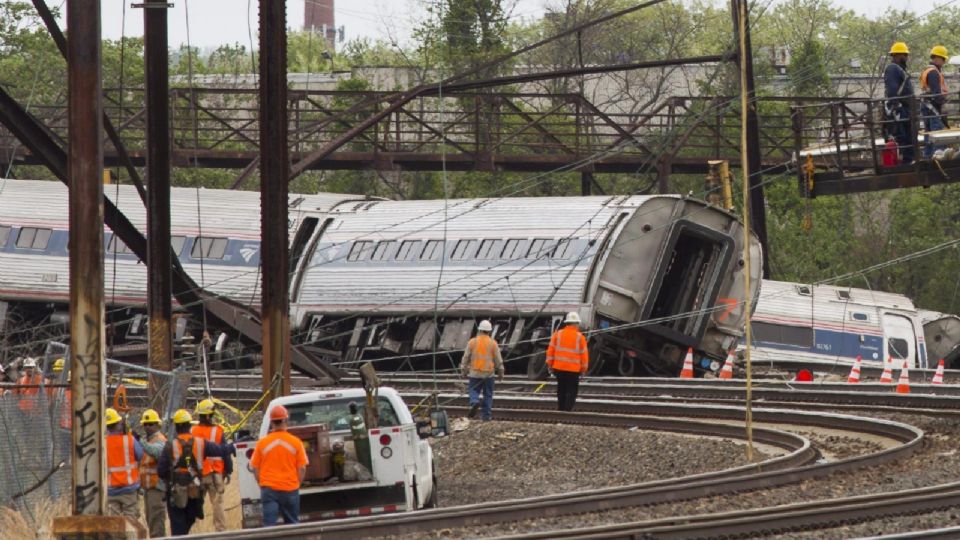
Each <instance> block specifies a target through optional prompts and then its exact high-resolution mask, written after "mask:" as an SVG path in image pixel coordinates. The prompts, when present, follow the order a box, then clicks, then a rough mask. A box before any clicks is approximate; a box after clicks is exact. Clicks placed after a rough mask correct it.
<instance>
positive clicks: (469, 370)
mask: <svg viewBox="0 0 960 540" xmlns="http://www.w3.org/2000/svg"><path fill="white" fill-rule="evenodd" d="M492 331H493V325H492V324H490V321H486V320H484V321H480V324H479V325H477V336H476V337H475V338H472V339H471V340H470V342H469V343H467V348H466V349H464V351H463V360H462V361H461V362H460V373H461V374H462V375H463V376H464V377H467V378H468V380H469V384H468V386H467V391H468V392H469V394H470V413H469V414H468V415H467V416H468V417H469V418H473V417H475V416H476V415H477V410H478V409H480V407H481V403H482V406H483V409H482V411H481V413H480V418H481V419H482V420H490V419H492V418H493V413H492V410H491V409H493V376H494V374H496V375H497V376H499V378H500V380H501V381H502V380H503V358H502V357H501V356H500V345H498V344H497V342H496V340H494V339H493V338H492V337H490V332H492ZM481 393H482V394H483V401H482V402H481V401H480V394H481Z"/></svg>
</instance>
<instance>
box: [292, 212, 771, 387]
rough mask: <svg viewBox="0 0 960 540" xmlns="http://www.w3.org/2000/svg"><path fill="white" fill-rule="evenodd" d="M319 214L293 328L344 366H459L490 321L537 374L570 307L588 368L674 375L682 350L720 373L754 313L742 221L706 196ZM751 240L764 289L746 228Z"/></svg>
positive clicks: (522, 365) (505, 346)
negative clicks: (586, 341) (747, 289)
mask: <svg viewBox="0 0 960 540" xmlns="http://www.w3.org/2000/svg"><path fill="white" fill-rule="evenodd" d="M318 219H319V220H321V221H318V222H316V223H315V224H314V227H315V229H316V231H315V232H312V233H311V234H310V238H311V239H310V242H309V245H308V246H305V248H304V249H303V253H304V255H303V257H301V259H300V260H299V264H298V266H297V267H296V272H295V274H294V278H293V282H292V283H291V315H292V320H291V327H292V328H295V329H296V330H295V335H296V336H297V338H298V340H299V341H300V342H301V343H303V344H305V345H307V346H312V347H315V351H314V352H317V353H320V354H327V355H330V356H331V358H330V359H331V360H335V361H336V362H338V363H340V364H341V365H346V366H350V365H356V363H358V362H361V361H367V360H376V361H379V362H381V364H382V365H384V369H390V368H401V367H411V368H413V369H427V370H438V371H450V370H452V369H455V367H456V365H457V364H458V362H459V358H460V351H462V350H463V348H464V347H465V345H466V344H467V341H468V340H469V338H470V337H471V335H473V333H474V331H475V326H476V324H477V323H478V322H479V321H480V320H482V319H490V320H491V322H492V323H493V327H494V331H493V334H494V337H495V338H496V339H497V340H498V341H499V343H500V345H501V348H502V350H503V355H504V358H505V360H506V362H507V366H508V371H512V372H526V373H527V374H529V375H530V376H531V377H542V376H544V375H545V371H546V367H545V365H544V351H545V349H546V345H547V341H548V340H549V336H550V333H551V332H552V331H553V330H554V329H555V328H556V327H557V326H558V324H559V323H560V321H561V319H562V318H563V316H564V314H565V313H567V312H570V311H576V312H578V313H579V314H580V317H581V318H582V320H583V321H584V325H583V327H584V328H585V329H586V330H587V331H588V332H589V334H588V335H589V338H590V348H591V358H592V361H591V364H590V371H591V373H616V374H622V375H631V374H672V373H675V372H676V371H678V370H679V367H680V363H681V362H682V359H683V356H684V354H685V353H686V350H687V348H688V347H692V348H693V349H694V350H695V351H696V352H697V355H698V360H699V361H700V362H699V364H700V365H701V366H703V367H706V368H709V366H710V365H711V364H713V365H714V366H716V363H715V362H712V361H711V359H721V358H723V356H724V355H725V354H726V351H727V350H729V349H730V348H732V347H733V346H735V344H736V343H737V341H738V339H739V338H740V336H741V331H742V327H743V323H744V319H745V317H747V316H748V315H749V313H750V309H745V308H746V306H744V304H743V299H744V297H745V295H744V282H745V280H744V277H745V276H744V262H743V259H742V253H743V245H742V242H743V230H742V224H741V223H740V221H739V220H738V219H737V218H736V217H735V216H733V215H732V214H729V213H727V212H725V211H723V210H720V209H718V208H716V207H711V206H708V205H706V204H705V203H703V202H702V201H698V200H693V199H688V198H681V197H676V196H616V197H551V198H501V199H463V200H451V201H447V202H444V201H420V202H416V201H407V202H396V201H372V202H368V203H364V204H350V205H341V206H339V207H337V208H335V209H334V210H333V211H331V212H330V213H328V214H327V215H325V216H321V217H318ZM301 232H302V231H301ZM301 237H303V236H301ZM298 249H300V248H296V247H295V251H296V250H298ZM750 249H751V253H752V257H753V260H754V261H756V262H755V263H754V264H753V265H752V267H751V273H752V276H751V278H752V282H751V289H752V290H753V292H754V293H756V291H757V289H758V287H759V283H760V281H759V276H760V274H761V265H760V263H759V261H760V245H759V242H758V241H757V240H756V239H755V238H754V237H752V236H751V248H750ZM754 297H755V296H754Z"/></svg>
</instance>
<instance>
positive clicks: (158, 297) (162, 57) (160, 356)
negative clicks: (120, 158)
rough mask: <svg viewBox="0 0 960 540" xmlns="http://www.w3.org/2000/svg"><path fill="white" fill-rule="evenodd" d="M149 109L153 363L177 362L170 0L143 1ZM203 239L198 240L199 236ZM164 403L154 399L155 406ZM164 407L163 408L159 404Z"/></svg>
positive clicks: (155, 386) (157, 384) (153, 381)
mask: <svg viewBox="0 0 960 540" xmlns="http://www.w3.org/2000/svg"><path fill="white" fill-rule="evenodd" d="M143 8H144V9H143V28H144V32H143V40H144V51H145V52H144V54H145V57H146V61H145V70H146V79H147V81H146V82H147V87H146V101H147V103H146V105H147V106H146V109H147V231H148V232H147V312H148V316H149V320H150V331H149V344H150V350H149V358H148V364H149V366H150V367H151V368H153V369H156V370H159V371H170V370H171V369H172V367H173V333H172V332H171V329H170V328H171V327H170V316H171V302H172V301H171V298H172V296H173V286H172V283H171V271H170V263H171V254H170V96H169V91H168V90H169V77H168V75H169V69H168V67H167V66H168V64H169V59H168V52H167V2H166V0H146V3H144V5H143ZM198 241H199V240H198ZM163 382H164V381H163V379H162V378H160V377H158V376H157V375H150V388H149V396H150V399H151V400H154V399H156V398H158V397H159V398H161V404H162V400H163V397H164V396H161V395H160V393H161V388H162V386H161V385H162V384H163ZM161 404H157V403H154V406H155V407H156V408H157V409H160V407H161ZM161 410H162V409H161Z"/></svg>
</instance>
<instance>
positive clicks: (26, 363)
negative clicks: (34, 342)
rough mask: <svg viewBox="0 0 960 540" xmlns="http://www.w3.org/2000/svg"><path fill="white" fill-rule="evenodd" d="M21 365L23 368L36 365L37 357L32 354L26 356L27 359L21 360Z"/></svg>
mask: <svg viewBox="0 0 960 540" xmlns="http://www.w3.org/2000/svg"><path fill="white" fill-rule="evenodd" d="M23 367H24V368H35V367H37V359H36V358H34V357H32V356H28V357H27V359H26V360H24V361H23Z"/></svg>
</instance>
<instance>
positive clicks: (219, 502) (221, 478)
mask: <svg viewBox="0 0 960 540" xmlns="http://www.w3.org/2000/svg"><path fill="white" fill-rule="evenodd" d="M215 408H216V407H215V405H214V403H213V400H212V399H205V400H203V401H201V402H200V403H198V404H197V410H196V413H197V416H198V417H199V418H200V423H199V424H197V425H195V426H193V428H192V429H191V430H190V434H191V435H193V436H194V437H197V438H199V439H203V440H205V441H207V442H208V443H214V444H223V427H221V426H218V425H216V424H215V423H214V421H213V413H214V410H215ZM230 464H231V469H230V470H227V469H226V462H225V461H224V459H223V458H222V457H220V456H211V455H207V456H205V457H204V458H203V490H204V491H205V492H206V494H207V495H208V496H209V499H210V506H211V507H212V508H213V527H214V529H216V530H217V531H218V532H222V531H225V530H227V520H226V517H225V516H224V513H223V492H224V490H225V487H224V484H229V483H230V476H231V475H232V474H233V470H232V461H231V462H230Z"/></svg>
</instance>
